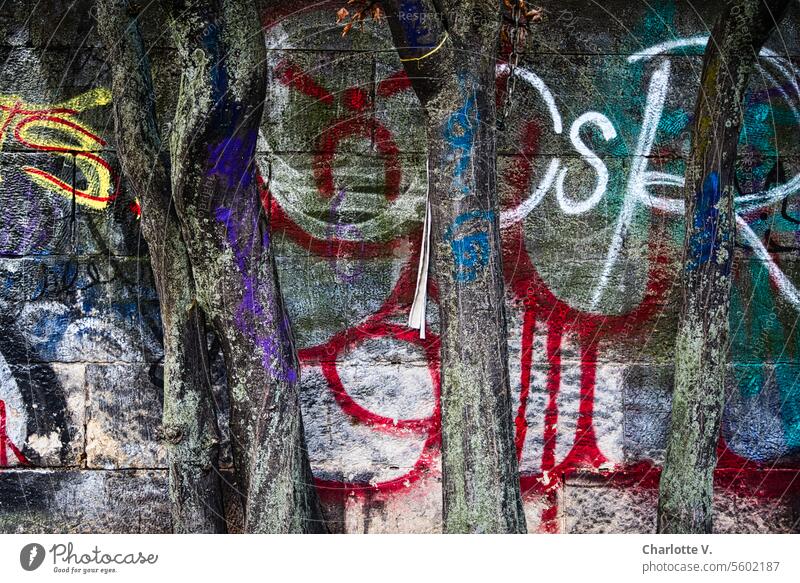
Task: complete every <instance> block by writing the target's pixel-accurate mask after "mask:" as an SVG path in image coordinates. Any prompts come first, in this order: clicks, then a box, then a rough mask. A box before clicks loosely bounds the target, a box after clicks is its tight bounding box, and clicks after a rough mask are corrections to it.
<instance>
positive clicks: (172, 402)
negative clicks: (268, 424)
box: [97, 0, 226, 533]
mask: <svg viewBox="0 0 800 583" xmlns="http://www.w3.org/2000/svg"><path fill="white" fill-rule="evenodd" d="M97 8H98V13H97V21H98V27H99V32H100V35H101V37H102V40H103V43H104V44H105V46H106V51H107V54H108V59H109V63H110V65H111V73H112V94H113V104H114V121H115V131H116V141H117V152H118V154H119V157H120V160H121V163H122V169H123V174H124V175H125V178H126V179H127V181H128V184H129V185H130V186H131V188H132V189H133V191H134V192H135V193H136V195H137V197H138V198H139V200H140V201H141V203H140V204H141V227H142V234H143V235H144V238H145V240H146V241H147V244H148V248H149V251H150V258H151V266H152V269H153V276H154V279H155V283H156V288H157V291H158V297H159V305H160V309H161V321H162V326H163V330H164V417H163V434H164V438H165V443H166V450H167V456H168V463H169V477H170V480H169V484H170V487H169V492H170V503H171V511H172V522H173V529H174V530H175V532H180V533H189V532H208V533H220V532H225V530H226V524H225V516H224V510H223V504H222V491H221V484H220V477H219V467H218V445H219V437H218V429H217V423H216V416H215V413H214V410H213V407H212V406H211V402H212V401H211V383H210V374H209V373H210V371H209V358H208V349H207V344H206V324H205V316H204V314H203V312H202V310H200V309H199V307H198V305H197V300H196V289H195V283H194V277H193V274H192V268H191V265H190V262H189V256H188V254H187V251H186V246H185V244H184V241H183V236H182V235H181V232H180V228H179V223H178V220H177V216H176V215H175V212H174V209H173V208H172V204H171V198H172V197H171V187H170V179H169V169H168V168H169V163H168V160H167V157H166V155H165V152H163V151H162V142H161V138H160V136H159V132H158V130H157V124H156V116H155V95H154V92H153V85H152V80H151V77H150V66H149V63H148V60H147V56H146V54H145V50H144V44H143V42H142V37H141V34H140V31H139V27H138V23H137V21H136V19H135V18H134V15H133V13H132V12H131V11H130V7H129V3H128V1H127V0H98V2H97Z"/></svg>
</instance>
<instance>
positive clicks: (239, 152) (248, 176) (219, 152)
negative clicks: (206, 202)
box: [208, 130, 258, 188]
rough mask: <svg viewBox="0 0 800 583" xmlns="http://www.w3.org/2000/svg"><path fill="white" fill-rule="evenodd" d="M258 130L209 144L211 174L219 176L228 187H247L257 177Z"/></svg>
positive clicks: (209, 173)
mask: <svg viewBox="0 0 800 583" xmlns="http://www.w3.org/2000/svg"><path fill="white" fill-rule="evenodd" d="M257 137H258V132H257V131H256V130H249V131H248V132H247V133H246V134H245V135H244V137H239V136H231V137H230V138H225V139H224V140H222V141H221V142H219V143H218V144H216V145H209V146H208V163H209V166H210V167H211V169H210V170H209V171H208V175H209V176H217V177H219V179H220V180H223V181H224V182H225V184H226V186H228V188H234V187H239V188H247V187H248V186H250V185H251V184H252V183H253V179H254V178H255V164H254V159H255V158H254V154H255V151H256V139H257Z"/></svg>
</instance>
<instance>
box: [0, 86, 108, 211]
mask: <svg viewBox="0 0 800 583" xmlns="http://www.w3.org/2000/svg"><path fill="white" fill-rule="evenodd" d="M109 103H111V92H110V91H109V90H108V89H104V88H98V89H92V90H91V91H87V92H86V93H83V94H81V95H79V96H77V97H74V98H72V99H70V100H68V101H65V102H63V103H59V104H56V105H36V104H31V103H26V102H25V101H23V100H22V99H21V98H19V97H17V96H3V95H0V151H2V149H3V147H4V146H5V145H6V144H7V143H12V144H16V145H17V146H21V147H23V148H30V149H33V150H38V151H43V152H52V153H53V154H55V155H57V156H62V157H64V158H66V159H68V160H70V161H72V160H74V163H75V167H76V169H77V171H78V172H77V173H76V177H75V184H68V183H66V182H64V181H63V180H61V179H60V178H58V177H57V176H54V175H53V174H51V173H49V172H46V171H45V170H42V169H41V168H35V167H33V166H24V167H23V168H22V170H23V171H24V172H25V173H26V174H27V175H28V176H29V177H30V179H31V180H32V181H33V182H34V183H35V184H38V185H39V186H41V187H42V188H44V189H46V190H48V191H51V192H54V193H56V194H59V195H61V196H65V197H67V198H70V199H72V198H74V200H75V202H77V203H80V204H83V205H86V206H88V207H90V208H93V209H103V208H105V207H106V206H107V205H108V203H109V202H110V201H112V200H114V198H115V197H116V191H115V188H114V187H115V185H114V180H113V174H112V172H111V166H110V165H109V164H108V162H106V161H105V160H104V159H103V158H102V156H100V152H101V150H102V148H103V147H104V146H105V145H106V142H105V141H104V140H103V139H102V138H100V137H99V136H98V135H96V134H95V133H94V132H93V131H92V130H90V129H89V128H88V127H87V126H86V125H85V124H82V123H81V122H80V121H79V120H78V119H77V116H78V114H79V113H80V112H82V111H85V110H87V109H91V108H94V107H101V106H104V105H108V104H109ZM78 181H80V182H81V183H82V184H81V185H80V186H79V184H78Z"/></svg>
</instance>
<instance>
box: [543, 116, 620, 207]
mask: <svg viewBox="0 0 800 583" xmlns="http://www.w3.org/2000/svg"><path fill="white" fill-rule="evenodd" d="M587 123H593V124H594V125H596V126H597V127H599V128H600V130H601V131H602V132H603V138H604V139H605V140H606V141H608V140H613V139H614V138H616V137H617V130H615V129H614V126H613V125H612V124H611V121H610V120H609V119H608V118H607V117H606V116H604V115H603V114H602V113H597V112H595V111H589V112H587V113H584V114H583V115H582V116H580V117H579V118H578V119H576V120H575V121H574V122H573V123H572V126H571V127H570V129H569V139H570V141H571V142H572V145H573V147H574V148H575V150H577V151H578V153H579V154H581V155H582V156H583V158H584V160H586V163H587V164H589V165H590V166H591V167H592V168H594V169H595V172H597V182H596V184H595V187H594V192H592V195H591V196H590V197H589V198H587V199H586V200H582V201H575V200H572V199H570V198H568V197H567V195H566V193H565V192H564V179H565V178H566V176H567V169H566V168H562V169H561V172H559V174H558V180H557V181H556V200H557V201H558V206H560V207H561V210H562V211H564V212H565V213H566V214H568V215H579V214H582V213H585V212H586V211H588V210H591V209H592V208H594V207H595V206H596V205H597V203H598V202H600V199H601V198H603V195H604V194H605V192H606V186H608V169H607V168H606V165H605V164H604V163H603V161H602V160H601V159H600V158H599V157H598V156H597V154H595V153H594V152H592V151H591V150H590V149H589V148H588V147H587V146H586V144H584V143H583V140H581V135H580V133H581V127H582V126H583V125H584V124H587Z"/></svg>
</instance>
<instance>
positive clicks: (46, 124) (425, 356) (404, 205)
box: [0, 0, 800, 532]
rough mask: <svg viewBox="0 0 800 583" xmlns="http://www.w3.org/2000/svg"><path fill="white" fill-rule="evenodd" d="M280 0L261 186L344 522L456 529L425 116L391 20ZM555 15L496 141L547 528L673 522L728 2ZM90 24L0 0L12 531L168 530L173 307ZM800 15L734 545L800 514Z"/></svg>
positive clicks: (525, 478)
mask: <svg viewBox="0 0 800 583" xmlns="http://www.w3.org/2000/svg"><path fill="white" fill-rule="evenodd" d="M279 4H280V7H279V8H278V9H276V10H271V11H268V12H267V13H265V14H264V24H265V30H266V38H267V42H268V46H269V48H270V52H269V60H270V62H269V76H270V78H269V97H268V99H269V103H268V108H267V109H268V115H267V116H266V118H265V120H264V125H263V130H262V140H261V141H260V146H259V150H260V153H259V166H260V171H261V176H262V180H263V183H264V200H265V206H266V207H267V208H268V209H269V210H270V211H271V213H272V215H271V216H272V219H273V224H274V240H275V241H277V242H278V246H277V252H278V255H279V262H280V268H281V278H282V284H283V287H284V293H285V295H286V299H287V303H288V306H289V310H290V312H291V316H292V320H293V324H294V327H295V330H296V337H297V341H298V348H299V349H300V356H301V359H302V362H303V380H302V395H303V407H304V408H303V411H304V415H305V422H306V428H307V438H308V446H309V452H310V455H311V460H312V465H313V467H314V471H315V475H316V476H317V478H318V480H319V486H320V492H321V493H322V495H323V498H324V501H325V504H326V508H327V511H328V514H329V517H330V520H331V528H332V529H333V530H335V531H347V532H386V531H389V532H396V531H402V532H406V531H414V532H427V531H437V530H438V529H439V522H440V517H441V509H440V508H441V495H440V484H439V480H440V473H439V472H440V467H439V459H438V423H439V417H438V415H439V413H438V408H437V392H438V360H437V358H438V356H437V353H438V337H437V334H436V333H437V310H436V303H435V296H434V299H433V300H432V301H431V302H430V304H429V326H430V327H429V334H428V337H427V339H426V340H420V339H419V338H418V337H417V335H416V334H415V333H413V332H412V331H410V330H408V329H407V328H406V327H405V326H404V322H405V319H406V317H407V312H408V307H409V304H410V300H411V295H412V293H413V288H414V284H415V278H416V265H417V263H416V258H417V256H418V250H419V241H420V234H421V220H422V211H423V208H424V196H425V187H424V183H425V134H424V121H423V118H422V116H421V112H420V111H419V107H418V103H417V102H416V99H415V97H414V95H413V93H412V91H411V90H410V89H409V88H408V83H407V81H406V80H405V79H404V78H403V76H402V74H400V70H401V67H400V63H399V61H398V59H397V57H396V55H395V53H394V52H393V50H392V47H391V44H390V39H389V38H388V35H387V31H386V30H385V29H384V28H383V27H380V26H376V25H373V24H371V23H370V24H368V25H367V26H366V28H365V30H364V31H363V32H356V33H351V34H350V35H349V36H348V37H347V38H344V39H343V38H342V37H341V32H340V29H338V28H337V27H335V26H334V24H333V23H334V20H335V9H336V8H338V5H339V4H341V2H338V3H337V2H329V3H324V2H323V3H308V2H289V1H287V2H282V3H279ZM542 4H543V6H544V7H545V8H546V9H547V10H548V19H547V21H546V22H545V23H543V24H541V25H539V26H537V28H536V30H535V33H534V34H533V35H532V39H531V41H530V43H529V50H528V51H527V52H526V54H525V55H524V56H523V57H522V59H521V69H520V77H519V80H518V83H517V86H516V92H515V96H516V98H515V101H514V106H513V110H512V113H511V116H510V118H509V120H508V123H507V129H506V130H505V132H503V134H502V135H501V136H500V143H499V151H500V160H499V183H500V187H501V190H502V198H503V201H504V211H503V213H502V219H503V222H504V224H505V228H504V231H503V237H504V249H505V258H504V259H505V270H506V281H507V289H508V314H509V322H510V332H509V336H510V337H509V342H510V352H511V361H510V373H511V384H512V389H513V394H514V398H515V410H514V415H515V419H516V430H517V435H516V437H517V444H518V448H519V453H520V465H521V474H522V476H521V479H522V484H523V490H524V492H525V499H526V513H527V516H528V523H529V526H530V529H531V531H533V532H539V531H542V532H647V531H652V530H653V528H654V518H655V513H654V511H655V502H656V497H657V490H656V488H657V480H658V477H657V476H658V471H657V469H658V464H659V463H660V461H661V460H662V458H663V447H664V442H665V436H666V428H667V421H668V418H669V408H670V390H671V383H672V345H673V337H674V333H675V326H676V314H677V305H678V303H679V290H678V289H677V288H676V282H677V279H676V273H677V272H676V268H677V264H678V262H679V261H680V258H681V253H682V226H681V223H682V220H681V217H682V202H681V200H680V192H681V191H680V188H679V187H678V186H677V185H678V184H679V182H680V180H681V174H682V171H683V160H684V158H685V156H686V155H687V152H688V148H689V135H688V132H689V128H690V126H691V116H692V111H693V104H694V99H695V94H696V90H697V86H698V79H699V74H700V69H701V57H700V56H699V55H698V53H699V52H701V51H702V46H703V44H704V39H705V35H707V34H708V32H707V30H708V28H710V27H711V25H712V23H713V20H714V16H715V14H716V12H717V11H718V9H719V5H720V3H718V2H706V3H689V2H684V1H662V0H659V1H656V2H641V3H640V2H629V1H613V2H608V3H603V4H602V6H601V5H600V4H598V3H589V2H577V1H564V0H561V1H559V2H555V1H546V2H543V3H542ZM90 6H91V3H90V2H85V1H77V2H53V1H47V2H39V3H37V5H36V8H35V9H33V10H32V9H31V7H30V5H29V3H27V2H24V1H22V0H17V1H16V2H6V3H5V4H4V5H3V8H2V9H0V60H2V62H3V63H4V66H3V67H2V69H1V70H0V282H2V285H0V324H1V326H0V329H1V330H2V333H0V403H2V405H0V466H3V467H2V469H0V531H4V532H7V531H12V532H15V531H57V532H61V531H104V532H105V531H109V532H130V531H134V532H140V531H141V532H162V531H169V530H170V523H169V511H168V508H167V506H166V473H165V471H164V466H165V457H164V451H163V447H162V446H161V443H160V441H159V438H160V432H159V420H160V408H161V394H160V392H161V370H160V365H159V359H160V358H161V341H160V331H159V326H160V324H159V317H158V305H157V299H156V297H155V294H154V291H153V287H152V280H151V275H150V273H149V268H148V262H147V255H146V245H145V243H144V241H143V240H142V238H141V236H140V234H139V230H138V222H137V215H136V202H135V201H134V200H133V199H132V197H131V195H130V193H129V191H128V190H127V189H126V185H125V184H124V182H122V183H121V184H119V185H118V179H119V175H120V172H119V164H118V161H117V159H116V157H115V148H114V138H113V128H112V125H111V123H112V121H111V117H110V106H109V102H110V95H109V92H108V87H109V81H108V71H107V66H106V65H105V63H104V55H103V51H102V49H101V47H99V41H98V40H97V36H96V34H95V33H94V31H93V28H92V26H93V21H92V18H91V15H90V11H89V7H90ZM799 20H800V7H799V6H798V5H797V4H796V3H795V5H794V6H793V8H792V11H791V13H790V15H789V17H788V18H787V20H786V22H785V23H784V25H783V26H782V27H781V30H780V34H776V35H775V37H774V38H773V39H772V40H771V41H770V43H769V49H767V50H765V51H764V52H763V53H762V58H761V60H760V64H759V69H758V71H757V72H756V74H755V75H754V77H753V82H752V86H751V91H750V93H749V95H748V96H747V114H746V120H745V132H744V133H743V137H742V143H741V147H740V163H739V173H738V178H739V183H740V191H741V194H740V195H739V198H738V212H739V216H740V218H741V221H740V224H739V231H738V255H737V259H736V266H735V281H736V284H735V291H734V314H733V317H732V324H733V330H734V336H733V346H732V358H733V361H734V364H733V365H732V367H731V375H730V382H729V389H730V390H729V398H728V400H727V403H726V410H725V418H724V425H723V431H722V437H721V440H720V453H721V461H720V464H719V469H718V471H717V483H718V495H717V498H716V503H717V520H716V528H717V529H718V530H720V531H724V532H730V531H733V532H790V531H793V530H796V529H797V528H798V519H799V518H800V508H798V505H800V502H798V499H799V498H798V494H799V492H798V490H799V489H800V477H798V470H799V469H800V385H798V375H800V364H799V363H798V348H800V346H798V341H800V336H798V332H797V330H796V327H797V326H796V325H797V317H798V309H800V292H798V291H797V289H796V287H795V284H796V282H800V264H799V263H798V257H799V256H800V254H799V253H798V251H800V236H798V232H797V231H798V229H797V227H798V225H799V224H800V204H798V199H797V197H796V196H795V195H796V192H797V190H798V188H799V187H800V184H798V183H800V139H799V137H800V124H798V120H799V119H800V117H799V116H800V113H799V112H800V109H798V108H800V91H798V83H800V77H799V76H798V70H799V69H798V67H800V44H799V43H798V36H799V35H800V29H799V28H800V27H799V24H800V22H799ZM144 22H145V27H146V34H147V36H148V39H149V42H150V43H151V46H152V52H151V56H152V58H153V66H154V74H155V79H156V83H157V85H158V87H159V99H160V101H159V104H158V106H159V110H160V112H161V113H162V115H163V122H164V123H163V125H164V129H163V131H164V132H167V131H168V125H167V122H168V117H167V115H165V114H166V112H169V111H170V108H171V107H172V106H173V104H174V92H173V89H174V87H176V86H177V80H178V75H179V67H178V65H177V63H176V60H175V55H174V51H173V50H172V49H171V47H170V43H169V39H168V38H167V37H166V36H165V30H164V27H163V22H164V20H163V18H162V17H161V16H159V15H158V14H147V15H145V17H144ZM562 173H563V182H559V179H560V176H561V175H562ZM559 184H561V185H562V186H561V187H560V188H559ZM784 185H785V186H784ZM109 192H111V193H116V196H113V195H112V198H113V199H110V198H109ZM759 193H762V194H759ZM218 384H219V385H221V382H220V383H218ZM216 394H217V400H218V403H219V404H220V407H221V409H222V410H223V413H224V409H225V398H224V390H223V388H222V387H221V386H219V387H218V389H217V392H216ZM223 457H224V461H225V462H226V463H229V462H230V454H229V453H228V452H227V451H226V452H225V453H224V456H223ZM232 515H235V508H232ZM233 522H235V520H233Z"/></svg>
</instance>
